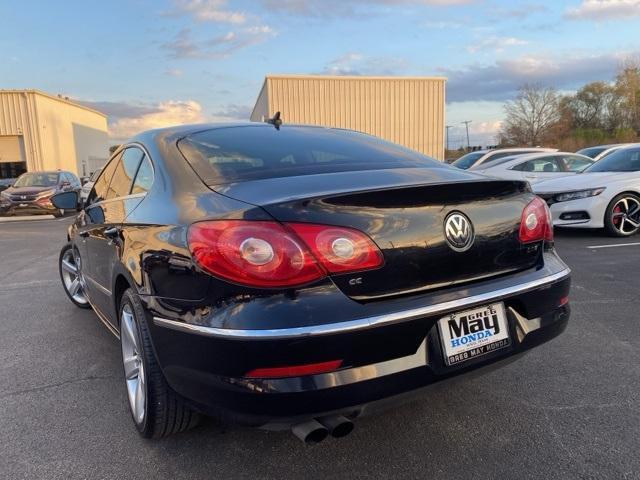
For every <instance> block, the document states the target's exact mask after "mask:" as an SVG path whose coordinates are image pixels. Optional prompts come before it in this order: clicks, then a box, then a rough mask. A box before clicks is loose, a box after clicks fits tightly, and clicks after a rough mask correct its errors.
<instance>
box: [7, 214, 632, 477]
mask: <svg viewBox="0 0 640 480" xmlns="http://www.w3.org/2000/svg"><path fill="white" fill-rule="evenodd" d="M70 221H71V220H70V219H69V218H66V219H61V220H42V221H32V222H12V223H10V224H0V265H1V267H2V273H3V274H2V281H0V406H1V408H0V478H6V479H19V478H47V479H53V478H65V479H67V478H172V479H174V478H176V479H177V478H191V479H196V478H234V479H235V478H251V479H256V478H279V479H285V478H370V477H377V478H425V479H441V478H442V479H457V478H465V479H466V478H501V479H511V478H518V479H524V478H545V479H548V478H562V479H571V478H580V479H582V478H598V479H603V478H612V479H614V478H615V479H621V478H640V456H638V454H637V450H638V447H640V434H639V433H638V432H640V394H639V392H640V353H639V349H640V321H639V318H640V316H639V312H640V300H639V299H638V292H639V291H640V274H639V270H640V237H636V238H635V239H634V238H631V239H623V240H620V239H611V238H608V237H606V236H604V234H598V233H582V232H558V233H557V234H556V240H557V247H558V250H559V251H560V253H561V255H562V256H563V258H564V259H565V261H566V262H567V263H568V264H569V266H570V267H571V268H572V269H573V291H572V296H571V301H572V307H573V316H572V320H571V323H570V326H569V328H568V330H567V331H566V332H565V333H564V334H563V335H562V336H560V337H559V338H557V339H555V340H554V341H552V342H550V343H548V344H546V345H543V346H542V347H540V348H538V349H535V350H533V351H532V352H530V353H529V354H528V355H526V356H525V357H524V358H522V359H521V360H520V361H518V362H516V363H514V364H511V365H509V366H507V367H505V368H503V369H501V370H497V371H494V372H491V373H489V374H487V375H485V376H481V377H478V378H474V379H470V380H465V381H462V382H457V383H456V384H453V385H447V386H442V387H439V388H434V389H433V390H432V391H430V392H429V393H427V394H426V395H425V396H423V397H422V398H421V399H420V400H418V401H414V402H413V403H410V404H407V405H405V406H401V407H399V408H396V409H395V410H392V411H389V412H387V413H386V414H384V415H381V416H377V417H369V418H363V419H360V420H359V421H358V422H357V423H356V429H355V430H354V432H353V433H352V434H351V435H350V436H348V437H347V438H345V439H342V440H334V439H328V440H326V441H325V442H323V443H321V444H320V445H317V446H313V447H305V446H304V445H303V444H302V443H301V442H300V441H299V440H297V439H296V438H294V437H293V435H291V434H289V433H286V432H281V433H280V432H279V433H273V432H264V431H258V430H251V429H242V428H223V427H221V426H220V425H217V424H216V423H215V422H213V421H207V422H206V423H205V424H204V425H203V426H201V427H199V428H197V429H196V430H193V431H191V432H187V433H184V434H180V435H176V436H174V437H171V438H168V439H165V440H162V441H155V442H150V441H145V440H142V439H140V438H139V437H138V435H137V433H136V431H135V429H134V427H133V424H132V423H131V420H130V418H129V412H128V410H127V400H126V396H125V390H124V385H123V382H122V380H121V368H122V367H121V365H120V352H119V344H118V342H117V341H116V339H115V338H114V337H113V336H112V335H111V334H110V333H109V332H108V331H107V330H106V329H105V328H104V327H103V326H102V324H101V323H100V322H99V321H98V320H97V318H96V317H95V315H94V314H93V313H92V312H91V311H85V310H80V309H77V308H75V307H74V306H73V305H72V304H71V303H70V302H69V301H68V300H67V298H66V297H65V294H64V292H63V291H62V288H61V286H60V284H59V280H58V272H57V255H58V252H59V249H60V247H61V246H62V244H63V243H64V236H65V228H66V225H67V224H68V223H70ZM634 243H636V244H635V245H634ZM618 244H622V246H614V247H610V246H611V245H618ZM602 246H609V247H610V248H590V247H602Z"/></svg>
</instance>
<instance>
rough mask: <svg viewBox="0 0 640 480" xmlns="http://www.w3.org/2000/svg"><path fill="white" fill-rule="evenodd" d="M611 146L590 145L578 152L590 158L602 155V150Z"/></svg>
mask: <svg viewBox="0 0 640 480" xmlns="http://www.w3.org/2000/svg"><path fill="white" fill-rule="evenodd" d="M608 148H610V147H609V146H601V147H589V148H583V149H582V150H578V151H577V152H576V153H579V154H580V155H586V156H587V157H589V158H595V157H597V156H598V155H600V154H601V153H602V152H604V151H605V150H607V149H608Z"/></svg>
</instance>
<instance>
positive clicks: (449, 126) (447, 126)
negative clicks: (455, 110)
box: [444, 125, 453, 150]
mask: <svg viewBox="0 0 640 480" xmlns="http://www.w3.org/2000/svg"><path fill="white" fill-rule="evenodd" d="M444 128H446V129H447V134H446V137H447V140H446V141H447V150H449V129H450V128H453V126H452V125H445V126H444Z"/></svg>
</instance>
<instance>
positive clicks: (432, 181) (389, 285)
mask: <svg viewBox="0 0 640 480" xmlns="http://www.w3.org/2000/svg"><path fill="white" fill-rule="evenodd" d="M212 188H214V190H216V191H218V192H219V193H222V194H224V195H227V196H229V197H232V198H235V199H238V200H242V201H244V202H247V203H251V204H254V205H259V206H261V207H262V208H264V209H265V210H266V211H267V212H268V213H269V214H270V215H271V216H273V217H274V218H275V219H277V220H278V221H281V222H307V223H317V224H328V225H336V226H343V227H351V228H356V229H358V230H360V231H362V232H365V233H366V234H368V235H369V236H370V237H371V239H372V240H373V241H374V242H375V243H376V244H377V245H378V247H379V248H380V249H381V251H382V253H383V255H384V265H383V266H382V267H380V268H378V269H375V270H369V271H364V272H357V273H350V274H340V275H333V276H332V279H333V281H334V283H335V284H336V285H337V286H338V287H339V288H340V289H341V290H342V291H343V292H344V293H345V294H347V295H348V296H350V297H351V298H353V299H356V300H359V301H367V300H374V299H377V298H383V297H386V296H391V295H401V294H407V293H412V292H418V291H424V290H432V289H437V288H443V287H447V286H451V285H455V284H462V283H466V282H472V281H477V280H480V279H483V278H488V277H491V276H497V275H502V274H506V273H509V272H514V271H517V270H523V269H526V268H530V267H532V266H534V265H535V264H536V263H537V262H538V261H539V258H540V253H541V245H539V244H533V245H526V246H525V245H522V244H521V243H520V241H519V236H518V231H519V226H520V219H521V214H522V211H523V209H524V207H525V206H526V205H527V203H528V202H530V201H531V200H532V198H533V195H532V194H531V193H530V191H529V188H528V186H527V184H526V183H525V182H520V181H505V180H494V179H489V178H485V177H482V176H479V175H475V174H472V173H468V172H463V171H459V170H454V169H449V168H407V169H404V168H403V169H389V170H375V171H366V172H362V171H361V172H339V173H332V174H321V175H308V176H297V177H285V178H272V179H263V180H255V181H247V182H240V183H236V184H228V185H221V186H214V187H212ZM452 213H459V214H462V215H463V216H464V217H465V218H466V219H468V220H469V221H470V222H471V224H472V228H473V231H474V241H473V243H472V244H471V246H470V247H468V248H467V249H464V248H455V247H456V246H455V244H454V245H452V243H451V242H450V241H447V239H446V235H445V227H444V223H445V220H446V219H447V218H448V216H449V215H450V214H452ZM454 240H455V239H454ZM452 246H453V248H452ZM461 250H464V251H461Z"/></svg>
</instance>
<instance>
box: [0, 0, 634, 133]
mask: <svg viewBox="0 0 640 480" xmlns="http://www.w3.org/2000/svg"><path fill="white" fill-rule="evenodd" d="M639 32H640V0H567V1H547V2H536V1H535V0H533V1H531V2H528V1H525V2H516V1H503V0H475V1H474V0H368V1H360V0H254V1H242V0H238V1H234V0H227V1H225V0H162V1H159V0H156V1H151V0H129V1H124V0H121V1H120V0H112V1H109V2H104V1H103V2H98V1H91V0H85V1H69V0H68V1H64V2H52V1H29V0H23V1H21V2H13V1H10V0H0V49H1V51H2V52H3V53H2V61H1V62H0V88H37V89H41V90H44V91H47V92H50V93H62V94H64V95H67V96H69V97H72V98H74V99H78V100H81V101H84V102H88V103H89V104H91V105H94V106H96V107H97V108H99V109H101V110H103V111H105V112H106V113H108V114H109V115H110V132H111V135H112V136H113V137H114V139H118V138H122V137H126V136H128V135H130V134H133V133H135V131H137V130H141V129H145V128H151V127H154V126H161V125H166V124H171V123H183V122H194V121H210V120H214V121H215V120H225V119H235V118H242V119H246V118H247V117H248V113H249V111H250V109H251V107H252V106H253V104H254V102H255V99H256V96H257V94H258V91H259V89H260V86H261V84H262V81H263V78H264V75H265V74H267V73H327V74H351V75H426V76H430V75H440V76H446V77H447V78H448V82H447V100H448V103H447V124H449V125H453V126H454V128H453V129H452V131H451V141H452V144H454V145H456V144H458V143H460V142H461V141H462V138H463V125H462V124H461V122H462V121H463V120H472V124H471V133H472V143H491V141H492V137H493V135H494V134H495V132H496V130H497V129H498V127H499V122H500V121H501V119H502V117H503V110H502V105H503V102H504V101H505V100H507V99H509V98H511V97H512V96H513V95H514V92H515V91H516V89H517V87H518V86H519V85H521V84H522V83H525V82H531V83H539V84H542V85H545V86H552V87H555V88H557V89H558V90H560V91H571V90H573V89H575V88H576V87H579V86H580V85H582V84H584V83H586V82H589V81H594V80H605V81H610V80H612V79H613V77H614V76H615V72H616V70H617V69H618V68H619V66H620V65H621V64H622V63H623V62H624V61H625V59H626V58H635V59H640V33H639Z"/></svg>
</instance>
